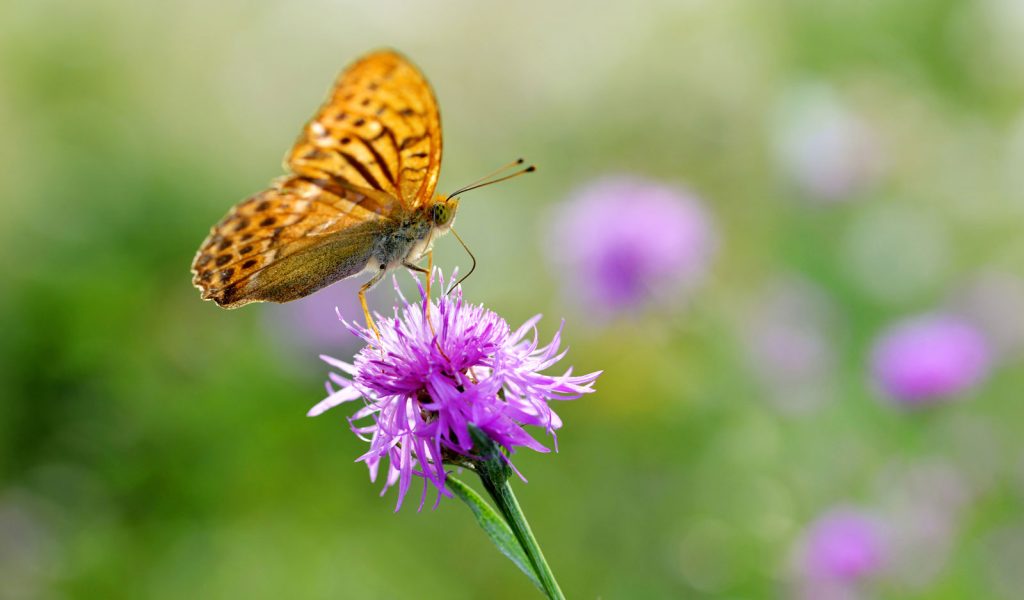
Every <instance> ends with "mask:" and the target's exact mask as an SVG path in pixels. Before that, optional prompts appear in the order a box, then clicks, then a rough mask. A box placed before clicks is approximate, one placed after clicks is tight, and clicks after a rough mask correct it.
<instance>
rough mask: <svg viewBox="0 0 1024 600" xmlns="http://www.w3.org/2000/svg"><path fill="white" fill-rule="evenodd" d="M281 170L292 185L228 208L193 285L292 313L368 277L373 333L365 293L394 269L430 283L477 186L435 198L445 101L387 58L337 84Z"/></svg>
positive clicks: (226, 302) (216, 296)
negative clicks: (296, 304) (327, 290)
mask: <svg viewBox="0 0 1024 600" xmlns="http://www.w3.org/2000/svg"><path fill="white" fill-rule="evenodd" d="M521 163H522V161H521V160H520V161H517V162H516V163H513V164H521ZM285 168H286V169H287V170H288V171H290V172H291V174H290V175H287V176H285V177H282V178H279V179H277V180H276V181H274V183H273V186H272V187H271V188H270V189H268V190H266V191H264V192H261V193H259V194H257V195H255V196H253V197H251V198H249V199H247V200H245V201H243V202H241V203H239V204H238V205H236V206H235V207H234V208H232V209H231V211H230V212H229V213H228V214H227V216H226V217H224V218H223V219H222V220H221V221H220V223H218V224H217V225H215V226H214V227H213V228H212V229H211V230H210V235H209V236H208V237H207V238H206V240H205V241H204V242H203V243H202V245H201V246H200V247H199V252H198V253H197V254H196V257H195V260H194V261H193V262H192V275H193V277H192V283H193V284H195V286H196V287H197V288H199V289H200V290H201V291H202V296H203V299H207V300H210V299H212V300H213V301H214V302H216V303H217V304H218V305H220V306H223V307H225V308H235V307H238V306H242V305H244V304H248V303H250V302H268V301H269V302H289V301H291V300H296V299H298V298H302V297H303V296H306V295H309V294H311V293H313V292H315V291H317V290H319V289H320V288H323V287H325V286H327V285H329V284H331V283H334V282H335V281H338V280H340V279H345V278H347V277H351V276H353V275H356V274H357V273H361V272H363V271H366V270H370V271H374V275H373V277H372V278H371V279H370V280H369V281H367V282H366V284H365V285H363V286H362V288H360V290H359V299H360V302H361V303H362V305H363V311H364V312H365V313H366V318H367V322H368V323H369V324H370V326H371V327H372V328H373V329H374V330H376V326H374V324H373V321H372V319H371V318H370V313H369V309H368V308H367V306H366V292H367V290H369V289H370V288H371V287H373V286H374V285H375V284H377V283H378V282H379V281H380V280H381V279H382V278H383V277H384V274H385V273H386V272H387V270H388V269H391V268H396V267H399V266H404V267H407V268H409V269H412V270H414V271H418V272H424V273H426V272H428V270H427V269H424V268H422V267H419V266H417V265H416V262H417V261H419V260H421V259H422V258H424V257H428V258H429V257H430V252H431V246H432V243H433V240H434V239H435V238H436V237H438V236H440V235H442V234H444V233H446V232H447V231H448V230H449V229H451V225H452V221H453V219H454V218H455V212H456V210H458V206H459V202H458V198H455V196H456V195H457V194H459V193H462V192H464V191H468V190H469V189H473V188H475V187H479V186H478V185H471V186H468V187H466V188H463V189H462V190H459V191H458V192H456V193H455V194H452V195H451V196H447V197H446V196H442V195H437V196H434V188H435V187H436V186H437V178H438V174H439V172H440V168H441V118H440V115H439V114H438V109H437V102H436V101H435V100H434V94H433V92H432V91H431V89H430V85H429V84H428V83H427V81H426V79H424V77H423V75H422V74H421V73H420V72H419V71H418V70H417V69H416V67H414V66H413V65H412V64H410V63H409V61H407V60H406V59H405V58H403V57H402V56H401V55H399V54H397V53H395V52H392V51H387V50H385V51H380V52H375V53H372V54H370V55H368V56H365V57H364V58H362V59H361V60H359V61H357V62H356V63H355V64H353V65H352V66H351V67H349V68H348V69H347V70H346V71H345V72H343V73H342V74H341V76H340V77H339V78H338V81H337V83H336V84H335V86H334V89H333V91H332V93H331V96H330V98H328V100H327V102H326V103H324V105H323V106H322V107H321V108H320V111H319V112H318V113H317V114H316V116H315V117H313V119H312V120H311V121H310V122H309V123H308V124H307V125H306V127H305V129H304V130H303V132H302V134H301V135H300V136H299V139H298V141H297V142H296V143H295V146H294V147H293V148H292V149H291V151H290V152H289V153H288V155H287V157H286V159H285ZM532 170H533V167H528V168H527V169H524V170H522V171H520V172H519V173H523V172H527V171H532ZM519 173H516V175H518V174H519ZM495 174H496V173H495ZM492 175H494V174H492ZM506 178H507V177H503V178H501V179H500V180H503V179H506ZM488 183H493V182H488ZM481 185H486V184H481ZM456 237H458V234H456ZM459 241H460V242H461V239H460V240H459ZM427 279H428V283H429V277H428V278H427Z"/></svg>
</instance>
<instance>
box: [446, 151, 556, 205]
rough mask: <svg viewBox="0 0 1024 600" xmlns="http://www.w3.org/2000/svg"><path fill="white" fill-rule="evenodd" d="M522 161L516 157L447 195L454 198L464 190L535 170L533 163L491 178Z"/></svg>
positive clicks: (464, 191) (522, 161)
mask: <svg viewBox="0 0 1024 600" xmlns="http://www.w3.org/2000/svg"><path fill="white" fill-rule="evenodd" d="M524 162H525V161H524V160H523V159H521V158H518V159H516V160H514V161H512V162H510V163H508V164H507V165H505V166H503V167H501V168H498V169H496V170H494V171H492V172H490V173H488V174H487V175H484V176H483V177H481V178H480V179H477V180H476V181H474V182H473V183H470V184H469V185H466V186H464V187H462V188H459V190H458V191H456V192H453V193H451V194H449V195H448V197H449V198H454V197H455V196H458V195H459V194H464V193H466V192H468V191H470V190H475V189H477V188H482V187H484V186H486V185H491V184H493V183H499V182H502V181H507V180H509V179H512V178H513V177H518V176H520V175H522V174H523V173H532V172H534V171H536V170H537V167H535V166H533V165H530V166H528V167H526V168H525V169H522V170H520V171H516V172H515V173H512V174H511V175H505V176H504V177H499V178H497V179H491V178H492V177H495V176H497V175H498V174H500V173H503V172H505V171H507V170H509V169H512V168H515V167H518V166H519V165H521V164H523V163H524ZM488 180H490V181H488Z"/></svg>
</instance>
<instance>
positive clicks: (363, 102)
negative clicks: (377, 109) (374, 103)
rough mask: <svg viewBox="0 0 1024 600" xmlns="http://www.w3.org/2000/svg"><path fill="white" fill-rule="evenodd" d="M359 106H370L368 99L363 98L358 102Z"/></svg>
mask: <svg viewBox="0 0 1024 600" xmlns="http://www.w3.org/2000/svg"><path fill="white" fill-rule="evenodd" d="M359 104H360V105H362V106H369V105H370V99H369V98H363V101H362V102H360V103H359Z"/></svg>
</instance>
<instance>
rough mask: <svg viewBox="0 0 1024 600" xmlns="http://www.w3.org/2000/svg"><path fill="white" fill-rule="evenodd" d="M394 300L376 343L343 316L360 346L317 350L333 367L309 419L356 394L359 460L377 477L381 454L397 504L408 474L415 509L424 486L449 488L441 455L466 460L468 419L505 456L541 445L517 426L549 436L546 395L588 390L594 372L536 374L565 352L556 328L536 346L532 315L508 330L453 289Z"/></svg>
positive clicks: (557, 422)
mask: <svg viewBox="0 0 1024 600" xmlns="http://www.w3.org/2000/svg"><path fill="white" fill-rule="evenodd" d="M395 289H396V291H398V287H397V285H396V287H395ZM399 297H400V298H401V304H400V305H399V306H398V307H396V309H395V316H394V317H393V318H388V319H385V318H383V317H381V316H380V315H378V316H377V319H376V322H377V326H378V328H379V329H380V339H379V340H378V338H377V336H376V334H375V333H374V332H373V331H372V330H370V329H367V328H366V327H365V326H363V325H360V324H356V323H351V322H345V321H343V322H344V324H345V326H346V327H348V329H349V330H350V331H352V333H354V334H356V335H357V336H359V337H360V338H362V340H363V341H365V342H366V346H365V347H364V348H363V349H361V350H360V351H359V352H358V353H357V354H356V357H355V361H354V363H353V364H349V363H346V362H343V361H340V360H338V359H335V358H331V357H328V356H323V357H322V358H323V359H324V360H325V361H326V362H327V363H328V364H330V365H331V366H333V367H335V368H337V369H338V370H339V371H340V372H338V373H331V374H330V380H329V381H328V382H327V392H328V394H329V395H328V396H327V398H325V399H324V400H323V401H321V402H320V403H319V404H317V405H316V406H314V407H313V408H312V409H311V410H310V411H309V415H310V416H316V415H319V414H321V413H323V412H324V411H326V410H327V409H329V408H332V407H334V406H337V405H339V404H342V403H344V402H351V401H353V400H357V399H360V398H362V399H363V401H364V405H363V406H362V408H360V409H359V410H357V411H356V413H355V414H354V415H353V416H352V417H350V418H349V423H350V425H351V428H352V431H353V432H355V433H356V434H357V435H359V436H360V437H361V438H362V439H364V440H366V441H369V443H370V449H369V451H367V452H366V453H365V454H364V455H362V456H361V457H359V459H358V460H361V461H363V462H365V463H366V465H367V466H368V467H369V469H370V479H371V480H376V477H377V473H378V470H379V468H380V466H381V461H382V460H384V459H387V461H386V462H387V466H386V471H387V475H386V477H385V485H384V490H383V491H387V489H388V488H390V487H391V486H393V485H396V484H397V485H398V505H397V507H396V510H397V508H398V507H401V504H402V500H403V499H404V498H405V495H406V492H408V490H409V486H410V485H411V483H412V477H413V476H414V475H416V476H419V477H421V478H423V480H424V481H423V492H424V493H423V496H422V499H421V501H420V507H421V508H422V506H423V501H424V499H425V498H426V492H427V489H428V484H433V485H434V486H435V487H436V488H437V490H438V492H439V496H438V501H440V495H442V494H443V495H450V493H449V492H448V491H447V490H446V489H445V480H446V476H447V475H446V471H445V462H446V461H447V462H452V461H453V459H455V460H457V459H459V458H460V457H469V458H472V457H473V440H472V438H471V437H470V432H469V425H470V424H472V425H475V426H476V427H478V428H479V429H481V430H482V431H483V432H484V433H486V434H487V435H488V436H489V437H490V438H491V439H492V440H494V441H495V442H496V443H498V444H500V445H501V446H503V447H504V448H505V449H506V450H507V451H509V452H510V453H511V452H512V451H514V450H515V448H517V447H519V446H524V447H527V448H530V449H533V450H536V451H539V452H547V451H548V449H547V448H546V447H545V446H544V445H542V444H541V443H540V442H538V441H537V440H536V439H534V438H533V437H532V436H531V435H530V434H529V433H527V432H526V430H525V429H524V428H523V427H524V426H525V425H533V426H537V427H542V428H543V429H544V430H545V431H546V432H547V433H548V434H550V435H551V436H552V437H553V438H554V434H555V430H557V429H558V428H560V427H561V426H562V421H561V419H559V417H558V415H557V414H555V412H554V411H553V410H551V407H550V406H549V404H548V403H549V401H551V400H572V399H575V398H579V397H580V396H582V395H583V394H587V393H590V392H592V391H593V383H594V380H595V379H597V376H598V375H599V374H600V373H599V372H597V373H590V374H588V375H580V376H574V375H573V374H572V369H571V368H570V369H568V370H567V371H565V372H564V373H563V374H561V375H544V374H542V373H541V371H544V370H545V369H548V368H549V367H551V366H552V365H554V364H555V363H557V362H558V361H559V360H561V359H562V358H563V357H564V356H565V351H561V352H560V351H559V344H560V335H561V329H559V331H558V332H557V333H556V334H555V336H554V339H552V340H551V342H550V343H548V344H547V345H545V346H541V345H540V344H539V342H538V338H537V330H536V328H535V326H536V324H537V322H538V321H539V320H540V315H538V316H535V317H534V318H532V319H530V320H529V321H527V322H526V323H525V324H523V325H522V326H521V327H519V328H518V329H516V330H515V331H512V330H511V328H510V327H509V325H508V323H506V322H505V320H504V319H502V318H501V317H500V316H498V315H497V314H495V313H494V312H492V311H490V310H487V309H486V308H484V307H483V306H482V305H474V304H469V303H467V302H465V301H464V300H463V298H462V290H461V289H456V290H454V291H453V292H452V293H450V294H447V295H443V296H441V298H440V299H439V300H437V301H431V300H429V299H428V298H427V294H426V292H425V291H424V290H423V288H422V287H421V288H420V300H419V301H418V302H415V303H410V302H408V301H407V300H406V299H405V298H404V297H402V295H401V292H399ZM428 315H429V319H428ZM530 334H532V336H531V335H530ZM556 447H557V446H556ZM383 491H382V493H383Z"/></svg>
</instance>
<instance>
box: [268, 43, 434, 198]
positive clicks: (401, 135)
mask: <svg viewBox="0 0 1024 600" xmlns="http://www.w3.org/2000/svg"><path fill="white" fill-rule="evenodd" d="M285 163H286V165H287V166H288V168H290V169H291V170H292V171H293V172H294V173H296V174H297V175H302V176H306V177H310V178H312V179H323V180H333V179H343V180H345V181H347V182H349V183H351V184H352V185H354V186H357V187H359V188H363V189H366V190H374V191H377V192H380V193H383V194H387V195H388V196H391V197H393V198H396V199H398V200H399V201H400V202H401V203H402V205H403V206H404V207H405V208H406V209H412V208H415V207H417V206H420V205H422V204H423V203H425V202H427V201H428V200H430V199H431V198H432V197H433V194H434V189H435V188H436V187H437V177H438V174H439V172H440V168H441V118H440V115H439V113H438V109H437V102H436V101H435V100H434V93H433V91H431V89H430V84H428V83H427V80H426V79H425V78H424V77H423V75H422V74H421V73H420V72H419V70H417V69H416V67H414V66H413V65H412V64H411V63H409V61H407V60H406V59H405V58H404V57H402V56H401V55H400V54H398V53H396V52H392V51H389V50H386V51H381V52H375V53H373V54H370V55H368V56H365V57H364V58H362V59H361V60H359V61H358V62H356V63H355V64H354V65H352V66H351V67H350V68H349V69H347V70H346V71H345V72H344V73H342V74H341V76H340V77H339V78H338V81H337V84H336V85H335V87H334V91H333V92H332V93H331V97H330V98H328V100H327V102H326V103H324V105H323V106H322V107H321V108H320V111H319V112H318V113H317V115H316V116H315V117H314V118H313V120H312V121H310V122H309V123H308V124H307V125H306V127H305V129H304V130H303V132H302V134H301V135H300V136H299V139H298V141H297V142H296V143H295V147H294V148H292V150H291V152H290V153H289V154H288V156H287V157H286V159H285Z"/></svg>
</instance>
